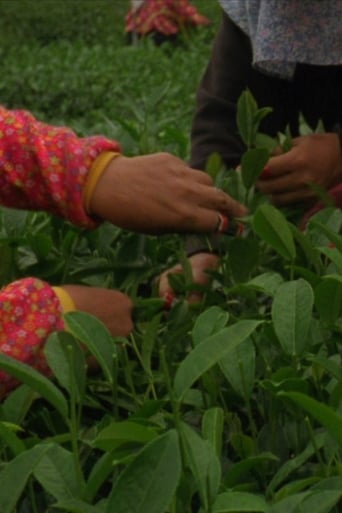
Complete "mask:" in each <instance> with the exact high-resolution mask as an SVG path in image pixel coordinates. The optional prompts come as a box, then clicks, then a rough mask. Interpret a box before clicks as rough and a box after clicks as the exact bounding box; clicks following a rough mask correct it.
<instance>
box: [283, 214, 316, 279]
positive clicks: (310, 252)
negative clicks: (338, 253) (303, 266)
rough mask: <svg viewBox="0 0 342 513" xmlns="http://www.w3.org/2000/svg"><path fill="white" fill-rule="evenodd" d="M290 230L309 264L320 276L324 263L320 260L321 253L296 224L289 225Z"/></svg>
mask: <svg viewBox="0 0 342 513" xmlns="http://www.w3.org/2000/svg"><path fill="white" fill-rule="evenodd" d="M289 227H290V230H291V232H292V234H293V236H294V238H295V240H296V241H297V243H298V244H299V246H300V247H301V249H302V251H303V253H304V255H305V258H306V260H307V263H308V264H309V265H312V266H313V267H314V269H315V271H316V272H317V273H318V274H320V273H321V271H322V262H321V260H320V256H319V252H318V250H317V248H315V247H314V246H313V244H312V242H311V240H310V238H309V237H308V236H307V235H305V234H304V233H303V232H302V231H301V230H299V229H298V228H297V226H295V225H294V224H289Z"/></svg>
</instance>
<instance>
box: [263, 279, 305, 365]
mask: <svg viewBox="0 0 342 513" xmlns="http://www.w3.org/2000/svg"><path fill="white" fill-rule="evenodd" d="M313 303H314V293H313V290H312V288H311V286H310V285H309V283H307V282H306V281H305V280H302V279H299V280H297V281H290V282H287V283H284V284H283V285H280V287H279V288H278V290H277V292H276V294H275V296H274V300H273V305H272V319H273V327H274V331H275V333H276V335H277V337H278V340H279V342H280V344H281V346H282V348H283V350H284V351H285V353H286V354H288V355H290V356H295V355H299V354H301V353H302V352H303V351H304V349H305V348H306V345H307V340H308V333H309V329H310V323H311V318H312V309H313Z"/></svg>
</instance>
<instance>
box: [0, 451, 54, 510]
mask: <svg viewBox="0 0 342 513" xmlns="http://www.w3.org/2000/svg"><path fill="white" fill-rule="evenodd" d="M49 449H50V445H49V444H41V445H36V446H35V447H33V448H32V449H29V450H27V451H25V452H22V453H21V454H19V455H18V456H17V457H16V458H14V459H13V460H11V461H10V463H7V465H6V466H5V468H4V470H3V471H2V472H1V473H0V511H1V513H13V511H14V508H15V506H16V504H17V502H18V500H19V499H20V496H21V494H22V492H23V490H24V488H25V486H26V483H27V481H28V479H29V477H30V476H31V474H32V473H33V471H34V470H35V468H36V466H37V465H38V463H39V461H40V459H41V458H42V457H43V455H44V454H45V453H46V452H47V451H48V450H49Z"/></svg>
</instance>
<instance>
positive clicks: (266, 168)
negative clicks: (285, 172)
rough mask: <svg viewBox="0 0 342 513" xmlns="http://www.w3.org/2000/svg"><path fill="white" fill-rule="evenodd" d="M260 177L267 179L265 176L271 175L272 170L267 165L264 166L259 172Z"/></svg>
mask: <svg viewBox="0 0 342 513" xmlns="http://www.w3.org/2000/svg"><path fill="white" fill-rule="evenodd" d="M260 176H261V178H264V179H266V180H267V178H270V177H271V176H272V171H271V170H270V168H269V167H268V166H265V167H264V169H263V170H262V173H261V175H260Z"/></svg>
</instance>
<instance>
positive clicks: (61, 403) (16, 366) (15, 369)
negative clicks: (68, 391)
mask: <svg viewBox="0 0 342 513" xmlns="http://www.w3.org/2000/svg"><path fill="white" fill-rule="evenodd" d="M0 369H3V370H4V371H6V372H8V373H9V374H11V375H12V376H14V377H15V378H17V379H19V380H20V381H22V382H23V383H25V384H26V385H28V386H30V387H31V388H32V389H33V390H35V391H36V392H38V393H39V394H40V395H41V396H42V397H44V399H46V400H47V401H48V402H49V403H50V404H52V405H53V406H54V407H55V408H56V410H57V411H59V413H60V414H61V415H62V417H63V418H67V416H68V404H67V402H66V400H65V397H64V396H63V394H62V392H61V391H60V390H59V389H58V388H57V387H56V386H55V385H54V384H53V383H51V381H50V380H49V379H47V378H45V377H44V376H43V375H42V374H41V373H40V372H38V371H36V370H35V369H33V368H32V367H30V366H29V365H26V364H24V363H22V362H19V361H18V360H15V359H14V358H11V357H9V356H7V355H5V354H0ZM0 511H1V510H0Z"/></svg>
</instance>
